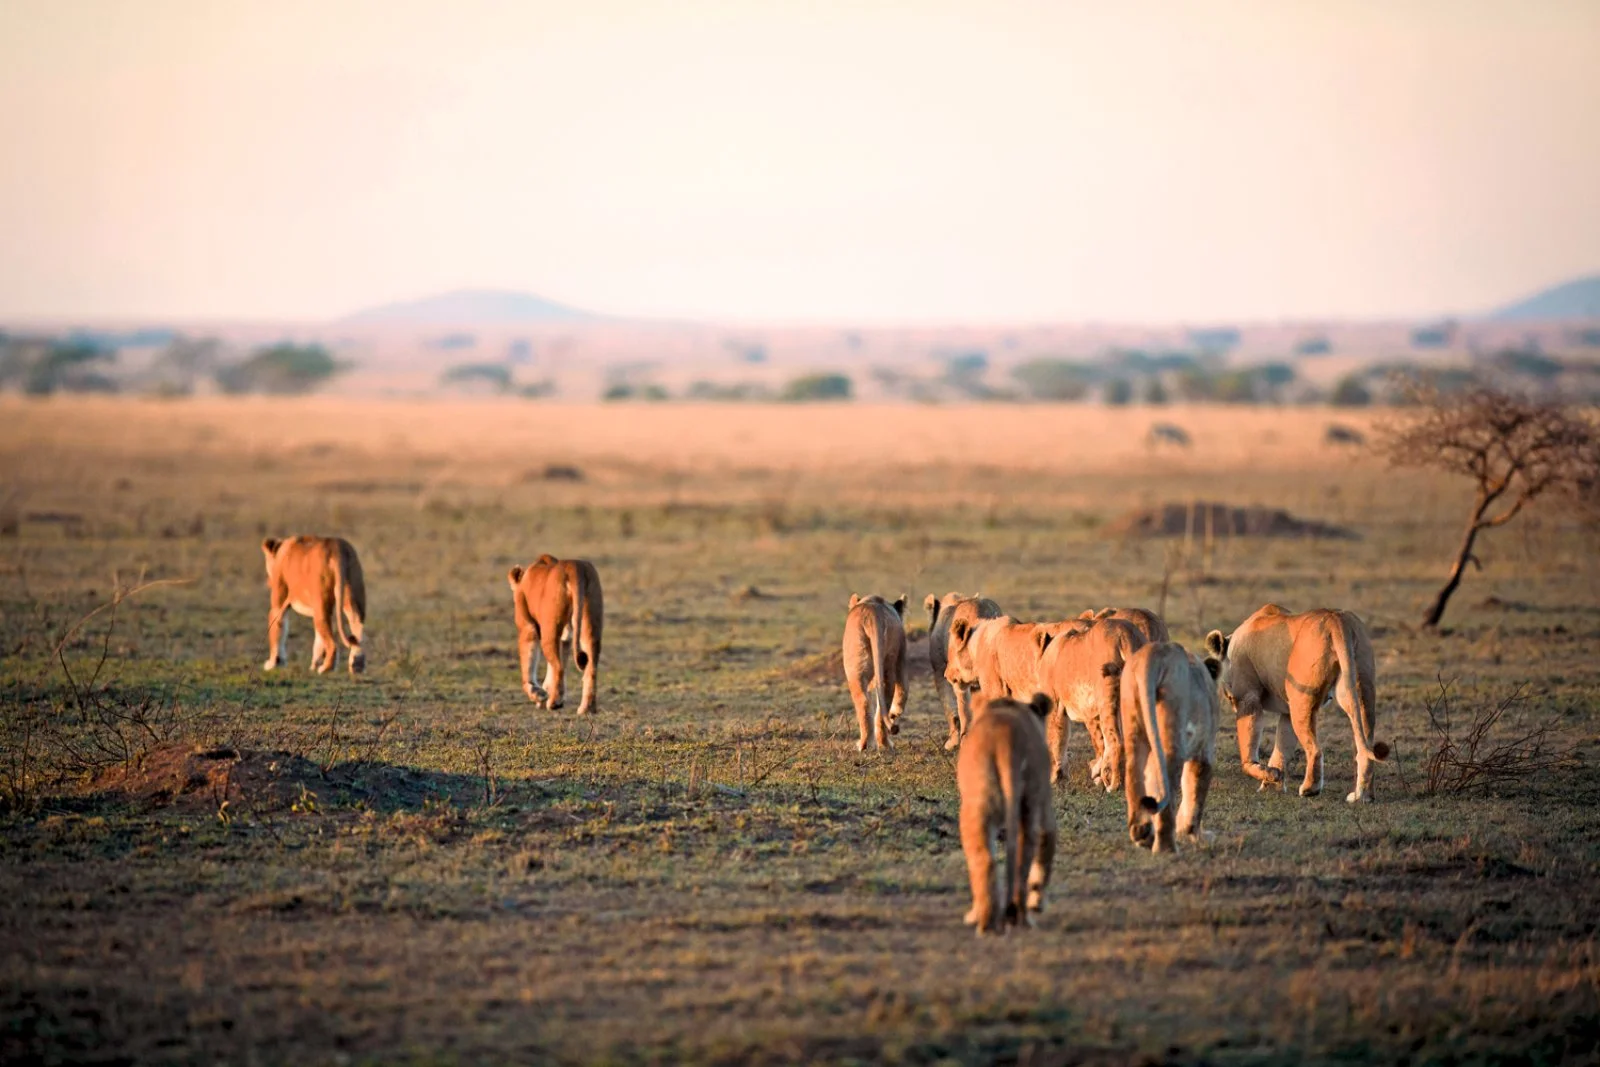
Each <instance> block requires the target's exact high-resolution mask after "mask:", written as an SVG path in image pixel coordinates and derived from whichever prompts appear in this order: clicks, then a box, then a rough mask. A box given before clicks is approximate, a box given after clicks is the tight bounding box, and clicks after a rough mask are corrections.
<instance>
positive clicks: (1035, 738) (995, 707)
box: [956, 693, 1056, 934]
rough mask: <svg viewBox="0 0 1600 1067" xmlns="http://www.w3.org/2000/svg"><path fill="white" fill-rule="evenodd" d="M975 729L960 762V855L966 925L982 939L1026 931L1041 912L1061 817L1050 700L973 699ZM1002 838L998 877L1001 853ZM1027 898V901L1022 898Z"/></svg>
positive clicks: (1040, 695)
mask: <svg viewBox="0 0 1600 1067" xmlns="http://www.w3.org/2000/svg"><path fill="white" fill-rule="evenodd" d="M973 704H974V710H975V712H977V713H976V714H975V715H974V716H973V720H972V724H971V726H970V727H969V728H968V730H967V736H966V738H965V739H964V740H963V741H962V742H961V755H960V756H958V757H957V758H956V786H957V788H958V789H959V790H960V793H961V851H962V852H964V853H965V854H966V857H967V877H968V879H969V881H970V882H971V885H972V908H971V910H969V911H968V912H967V914H966V917H965V920H964V921H965V922H966V923H967V924H968V925H970V926H976V927H977V930H978V933H979V934H985V933H991V932H993V933H1004V932H1005V928H1006V927H1007V926H1021V927H1029V926H1032V925H1033V916H1034V915H1035V914H1037V913H1038V912H1041V911H1043V910H1044V891H1045V887H1046V886H1047V885H1049V884H1050V868H1051V866H1052V865H1053V864H1054V862H1055V854H1056V812H1055V805H1054V804H1053V803H1052V802H1051V799H1050V754H1049V752H1048V751H1047V750H1046V748H1045V739H1044V719H1045V717H1046V716H1047V715H1049V714H1050V698H1049V697H1047V696H1045V695H1044V694H1043V693H1035V694H1034V695H1033V698H1032V699H1031V700H1030V701H1029V702H1028V703H1026V704H1021V703H1018V702H1017V701H1015V700H1005V699H1001V700H989V699H988V698H987V697H985V696H984V695H983V694H982V693H978V694H976V695H974V697H973ZM1002 831H1003V832H1004V835H1005V845H1004V850H1003V853H1002V855H1003V860H1002V863H1001V870H1000V871H998V872H997V871H996V870H995V869H994V860H995V852H996V845H997V844H998V838H999V837H1000V835H1001V833H1002ZM1024 890H1026V897H1024Z"/></svg>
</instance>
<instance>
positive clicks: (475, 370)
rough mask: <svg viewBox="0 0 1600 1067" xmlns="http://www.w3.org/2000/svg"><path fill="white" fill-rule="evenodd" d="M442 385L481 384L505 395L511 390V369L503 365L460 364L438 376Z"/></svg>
mask: <svg viewBox="0 0 1600 1067" xmlns="http://www.w3.org/2000/svg"><path fill="white" fill-rule="evenodd" d="M439 382H440V384H442V385H471V384H474V383H477V382H482V383H484V384H486V385H489V386H490V387H492V388H494V389H496V390H498V391H499V392H502V393H505V392H509V391H510V390H511V368H510V367H507V366H506V365H505V364H503V363H462V364H460V365H458V366H454V367H451V368H450V369H449V370H447V371H445V372H444V373H443V374H441V375H440V376H439Z"/></svg>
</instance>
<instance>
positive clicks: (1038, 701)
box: [1028, 693, 1055, 719]
mask: <svg viewBox="0 0 1600 1067" xmlns="http://www.w3.org/2000/svg"><path fill="white" fill-rule="evenodd" d="M1028 707H1030V708H1032V709H1033V713H1034V714H1035V715H1037V716H1039V718H1041V719H1043V718H1047V717H1048V716H1049V714H1050V712H1051V710H1052V709H1053V708H1054V707H1055V702H1054V701H1052V700H1051V699H1050V698H1049V697H1048V696H1046V695H1045V694H1043V693H1035V694H1033V699H1032V700H1030V701H1028Z"/></svg>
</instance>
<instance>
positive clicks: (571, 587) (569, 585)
mask: <svg viewBox="0 0 1600 1067" xmlns="http://www.w3.org/2000/svg"><path fill="white" fill-rule="evenodd" d="M506 582H507V583H508V584H510V586H511V601H512V610H513V612H514V614H515V617H516V622H517V659H518V661H519V662H520V663H521V664H522V691H523V692H524V693H527V694H528V699H529V700H531V701H533V702H534V703H535V704H542V705H545V706H548V707H549V708H551V709H555V708H559V707H560V706H561V701H562V689H563V680H564V677H565V665H564V663H563V659H562V653H563V652H564V651H565V649H566V647H567V643H568V641H570V642H571V646H572V659H573V662H574V663H576V664H577V665H578V669H579V670H580V671H582V672H583V697H582V699H580V700H579V701H578V714H579V715H587V714H590V713H592V712H596V711H599V710H600V709H599V706H598V705H597V703H596V698H595V687H596V685H597V684H598V681H599V679H598V675H599V672H600V632H601V624H602V622H603V621H604V618H603V612H604V598H603V597H602V596H601V594H600V573H599V572H598V571H596V570H595V569H594V564H593V563H590V562H589V561H588V560H586V559H556V557H554V556H552V555H550V553H548V552H546V553H545V554H544V555H542V556H540V557H539V558H538V559H536V560H534V561H533V562H532V563H530V564H529V565H528V566H526V567H512V568H511V570H510V571H509V572H508V573H507V574H506ZM541 649H542V650H543V652H544V658H545V672H544V685H542V686H541V685H539V684H538V683H537V682H535V681H534V680H533V679H534V675H535V674H536V673H537V668H538V654H539V652H540V650H541Z"/></svg>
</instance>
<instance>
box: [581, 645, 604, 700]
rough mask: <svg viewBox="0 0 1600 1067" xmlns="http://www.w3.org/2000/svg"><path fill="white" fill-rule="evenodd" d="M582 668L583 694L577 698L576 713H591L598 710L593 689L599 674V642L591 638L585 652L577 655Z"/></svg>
mask: <svg viewBox="0 0 1600 1067" xmlns="http://www.w3.org/2000/svg"><path fill="white" fill-rule="evenodd" d="M578 658H579V660H580V662H581V663H582V670H583V696H582V697H581V698H580V699H579V700H578V714H579V715H591V714H595V713H597V712H599V710H600V705H599V703H598V701H597V699H596V696H595V689H596V687H597V682H598V680H599V674H600V642H599V640H598V639H591V641H590V642H589V647H588V648H587V649H586V650H585V654H584V655H581V656H579V657H578Z"/></svg>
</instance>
